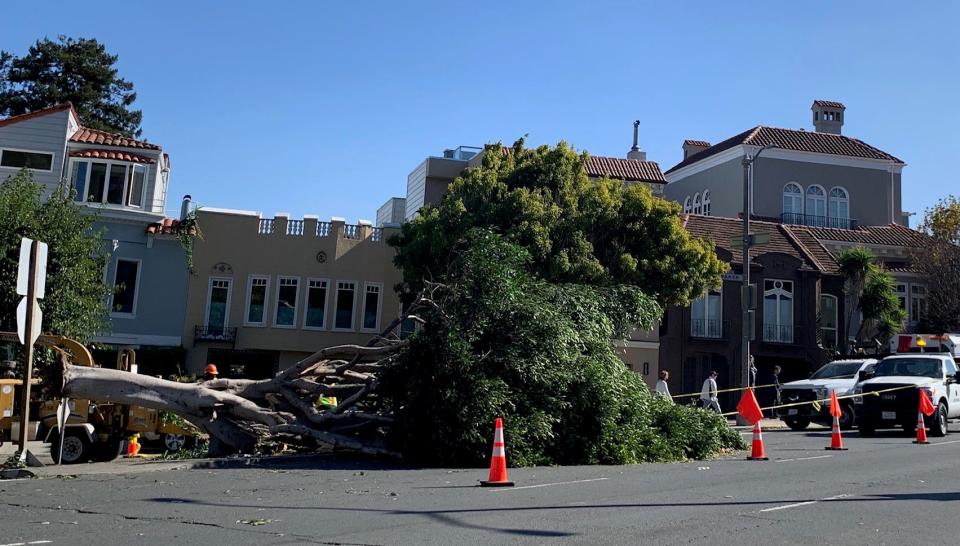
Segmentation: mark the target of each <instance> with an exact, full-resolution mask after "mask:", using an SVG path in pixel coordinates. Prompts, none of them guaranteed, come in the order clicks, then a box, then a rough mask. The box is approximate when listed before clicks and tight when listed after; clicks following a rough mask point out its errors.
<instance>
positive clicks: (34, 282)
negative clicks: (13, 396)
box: [17, 237, 47, 462]
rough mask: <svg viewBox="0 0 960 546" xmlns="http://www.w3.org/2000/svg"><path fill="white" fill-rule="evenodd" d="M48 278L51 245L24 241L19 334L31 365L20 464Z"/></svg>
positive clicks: (26, 379)
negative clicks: (34, 346) (36, 346)
mask: <svg viewBox="0 0 960 546" xmlns="http://www.w3.org/2000/svg"><path fill="white" fill-rule="evenodd" d="M46 278H47V244H46V243H41V242H40V241H34V240H31V239H27V238H26V237H24V238H23V239H22V240H21V241H20V266H19V269H18V271H17V294H18V295H20V296H23V299H22V300H20V304H19V305H17V334H18V335H19V337H20V343H23V344H24V345H25V346H26V348H27V365H26V370H25V371H24V375H23V399H22V400H21V406H20V439H19V441H20V461H21V462H25V461H26V460H27V438H28V437H29V435H28V431H29V428H30V383H31V381H32V379H33V344H34V343H36V341H37V338H38V337H40V325H41V323H42V322H43V314H42V313H41V311H40V306H39V305H38V304H37V300H38V299H42V298H43V296H44V289H45V285H46Z"/></svg>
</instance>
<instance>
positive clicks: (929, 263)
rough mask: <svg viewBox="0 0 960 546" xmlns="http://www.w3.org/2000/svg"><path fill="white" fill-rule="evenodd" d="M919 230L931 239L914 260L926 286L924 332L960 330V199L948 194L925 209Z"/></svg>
mask: <svg viewBox="0 0 960 546" xmlns="http://www.w3.org/2000/svg"><path fill="white" fill-rule="evenodd" d="M920 229H922V230H923V231H925V232H926V233H928V234H929V235H930V236H931V237H932V239H931V241H930V244H929V245H927V247H926V248H924V249H922V250H921V251H919V252H918V253H917V255H915V256H914V257H913V263H914V267H916V268H918V269H919V270H920V271H921V274H922V275H923V280H924V284H926V287H927V309H926V313H925V314H924V316H923V318H922V319H921V324H920V326H919V327H920V329H921V331H924V332H935V333H937V334H943V333H947V332H957V331H960V297H958V294H960V199H957V198H956V197H954V196H952V195H950V196H948V197H946V198H944V199H941V200H940V201H938V202H937V204H936V205H934V206H933V207H931V208H929V209H927V211H926V214H925V215H924V219H923V222H922V223H921V224H920Z"/></svg>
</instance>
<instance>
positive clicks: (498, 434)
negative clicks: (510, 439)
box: [493, 427, 503, 444]
mask: <svg viewBox="0 0 960 546" xmlns="http://www.w3.org/2000/svg"><path fill="white" fill-rule="evenodd" d="M493 441H494V442H495V443H498V444H502V443H503V429H502V428H500V427H497V430H496V431H494V433H493Z"/></svg>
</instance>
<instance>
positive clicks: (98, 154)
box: [70, 150, 157, 165]
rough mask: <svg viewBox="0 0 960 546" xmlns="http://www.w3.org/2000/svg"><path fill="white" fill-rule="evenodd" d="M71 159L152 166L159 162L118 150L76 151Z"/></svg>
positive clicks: (71, 155)
mask: <svg viewBox="0 0 960 546" xmlns="http://www.w3.org/2000/svg"><path fill="white" fill-rule="evenodd" d="M70 157H89V158H94V159H112V160H115V161H129V162H131V163H149V164H151V165H152V164H154V163H156V162H157V160H156V159H154V158H152V157H146V156H142V155H137V154H131V153H129V152H123V151H117V150H74V151H72V152H70Z"/></svg>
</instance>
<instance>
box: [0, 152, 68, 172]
mask: <svg viewBox="0 0 960 546" xmlns="http://www.w3.org/2000/svg"><path fill="white" fill-rule="evenodd" d="M7 150H10V151H11V152H23V153H26V154H43V155H49V156H50V168H49V169H47V170H43V169H34V168H33V167H27V168H28V169H30V170H31V171H33V172H35V173H52V172H53V170H54V167H56V165H55V164H56V162H57V154H56V153H54V152H47V151H43V150H27V149H25V148H9V147H7V146H4V147H3V148H0V162H2V160H3V152H5V151H7ZM22 168H23V167H7V166H4V165H0V169H9V170H11V171H19V170H20V169H22Z"/></svg>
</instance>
